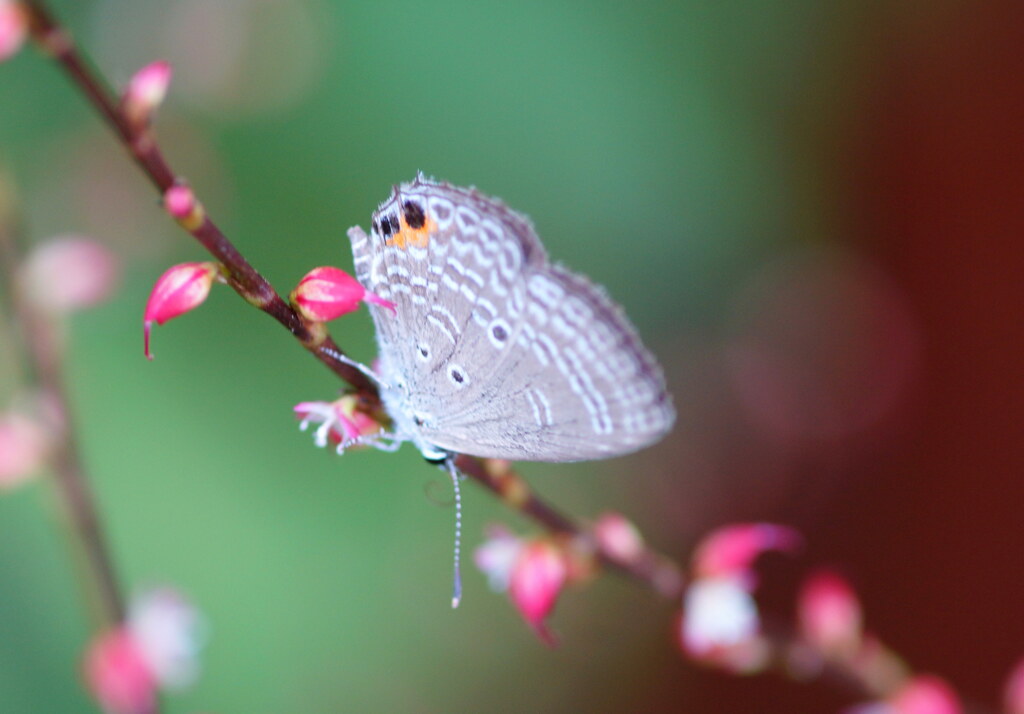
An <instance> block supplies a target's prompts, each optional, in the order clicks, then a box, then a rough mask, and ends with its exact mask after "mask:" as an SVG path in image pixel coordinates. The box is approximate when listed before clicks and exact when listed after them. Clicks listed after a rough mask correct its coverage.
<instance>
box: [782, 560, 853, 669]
mask: <svg viewBox="0 0 1024 714" xmlns="http://www.w3.org/2000/svg"><path fill="white" fill-rule="evenodd" d="M797 616H798V618H799V621H800V632H801V634H802V635H803V638H804V640H806V641H807V642H808V643H809V644H810V645H811V646H812V647H815V648H816V649H818V650H819V651H821V652H822V653H824V654H826V655H830V656H833V657H849V656H852V655H853V654H855V653H856V652H857V650H858V648H859V646H860V642H861V635H862V626H863V616H862V614H861V608H860V602H859V601H858V600H857V595H856V594H855V593H854V592H853V588H851V587H850V585H849V583H847V582H846V580H844V579H843V578H841V577H840V576H838V575H836V574H835V573H831V572H828V571H821V572H818V573H816V574H814V575H812V576H811V577H809V578H808V579H807V580H806V581H804V584H803V587H802V588H801V590H800V596H799V600H798V604H797Z"/></svg>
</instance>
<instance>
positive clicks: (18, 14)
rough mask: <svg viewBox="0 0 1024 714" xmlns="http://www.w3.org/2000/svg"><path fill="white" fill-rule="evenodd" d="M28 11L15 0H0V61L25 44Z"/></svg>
mask: <svg viewBox="0 0 1024 714" xmlns="http://www.w3.org/2000/svg"><path fill="white" fill-rule="evenodd" d="M27 35H28V13H27V11H26V10H25V8H24V6H22V4H21V3H20V2H17V1H16V0H0V62H3V61H4V60H5V59H7V58H8V57H11V56H12V55H14V54H15V53H16V52H17V51H18V50H20V49H21V46H22V45H23V44H25V37H26V36H27Z"/></svg>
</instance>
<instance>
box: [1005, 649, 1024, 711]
mask: <svg viewBox="0 0 1024 714" xmlns="http://www.w3.org/2000/svg"><path fill="white" fill-rule="evenodd" d="M1003 710H1004V711H1005V713H1006V714H1024V659H1022V660H1020V661H1019V662H1017V665H1016V666H1015V667H1014V668H1013V671H1011V672H1010V676H1009V677H1007V678H1006V688H1005V689H1004V690H1003Z"/></svg>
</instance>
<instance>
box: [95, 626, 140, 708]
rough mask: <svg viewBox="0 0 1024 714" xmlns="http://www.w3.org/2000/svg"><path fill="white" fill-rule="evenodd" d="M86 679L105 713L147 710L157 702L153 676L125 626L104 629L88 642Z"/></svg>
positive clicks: (137, 645)
mask: <svg viewBox="0 0 1024 714" xmlns="http://www.w3.org/2000/svg"><path fill="white" fill-rule="evenodd" d="M85 682H86V686H87V687H88V688H89V691H90V692H91V693H92V696H93V697H95V699H96V701H97V702H99V704H100V706H101V707H102V708H103V710H104V711H105V712H107V713H108V714H146V712H150V711H152V709H153V705H154V704H155V703H156V677H155V676H154V674H153V671H152V670H151V669H150V667H149V664H147V662H146V658H145V656H144V655H143V653H142V650H141V648H140V647H139V644H138V642H137V641H136V639H135V638H134V637H133V636H132V634H131V632H130V630H129V629H128V628H126V627H118V628H117V629H114V630H111V631H109V632H105V633H103V634H102V635H100V636H99V637H97V638H96V639H94V640H93V641H92V644H90V645H89V649H88V651H87V652H86V655H85Z"/></svg>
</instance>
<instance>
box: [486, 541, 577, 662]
mask: <svg viewBox="0 0 1024 714" xmlns="http://www.w3.org/2000/svg"><path fill="white" fill-rule="evenodd" d="M579 545H580V544H579V543H577V542H575V541H573V540H571V539H567V538H564V537H558V536H540V537H535V538H522V537H520V536H517V535H515V534H513V533H512V532H511V531H509V530H508V529H507V528H505V527H503V526H499V525H492V526H490V527H488V529H487V532H486V538H485V539H484V543H483V544H482V545H481V546H480V547H478V548H477V549H476V551H475V553H474V561H475V563H476V566H477V567H478V568H479V569H480V570H481V572H483V573H484V575H486V576H487V581H488V583H489V584H490V586H491V589H492V590H494V591H495V592H505V593H508V597H509V600H510V601H511V602H512V605H513V606H514V607H515V608H516V610H518V611H519V614H520V615H521V616H522V618H523V619H524V620H525V621H526V623H527V624H528V625H529V626H530V627H531V628H533V631H534V632H536V633H537V636H538V637H540V639H541V641H542V642H544V643H545V644H547V645H549V646H554V645H556V644H557V639H556V638H555V635H554V634H553V633H552V632H551V630H550V628H548V626H547V622H546V621H547V619H548V617H549V616H550V615H551V613H552V611H553V610H554V609H555V605H556V604H557V602H558V598H559V596H560V595H561V593H562V591H563V590H564V589H565V587H566V586H567V585H570V584H575V583H579V582H581V581H583V580H586V579H587V578H589V577H590V576H591V575H592V574H593V572H594V567H595V566H594V552H593V550H592V549H588V548H585V547H578V546H579Z"/></svg>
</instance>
